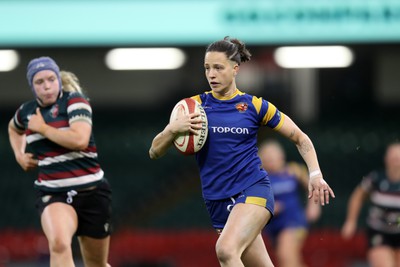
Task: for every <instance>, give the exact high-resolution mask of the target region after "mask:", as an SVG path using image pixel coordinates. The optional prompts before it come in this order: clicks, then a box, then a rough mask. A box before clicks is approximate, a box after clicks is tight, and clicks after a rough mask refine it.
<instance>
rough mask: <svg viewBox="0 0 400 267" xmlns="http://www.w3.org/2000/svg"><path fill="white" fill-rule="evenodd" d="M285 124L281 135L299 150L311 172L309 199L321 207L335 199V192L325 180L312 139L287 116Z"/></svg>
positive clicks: (282, 125) (281, 127)
mask: <svg viewBox="0 0 400 267" xmlns="http://www.w3.org/2000/svg"><path fill="white" fill-rule="evenodd" d="M283 120H284V121H283V123H282V124H281V125H280V127H279V129H276V130H277V131H278V132H279V133H280V134H282V135H283V136H285V137H286V138H288V139H290V140H291V141H292V142H294V143H295V144H296V146H297V149H298V151H299V153H300V155H301V156H302V158H303V159H304V162H305V163H306V164H307V167H308V171H309V182H308V197H309V198H313V199H314V202H316V203H317V202H320V203H321V205H325V203H326V204H328V203H329V197H330V196H331V197H333V198H334V197H335V194H334V193H333V190H332V189H331V188H330V186H329V185H328V183H326V181H325V180H324V178H323V175H322V172H321V170H320V167H319V163H318V158H317V153H316V151H315V149H314V145H313V143H312V141H311V140H310V138H309V137H308V136H307V135H306V134H305V133H304V132H303V131H301V130H300V128H299V127H298V126H297V125H296V124H295V123H294V122H293V121H292V120H291V119H290V118H289V117H288V116H287V115H285V116H284V117H283Z"/></svg>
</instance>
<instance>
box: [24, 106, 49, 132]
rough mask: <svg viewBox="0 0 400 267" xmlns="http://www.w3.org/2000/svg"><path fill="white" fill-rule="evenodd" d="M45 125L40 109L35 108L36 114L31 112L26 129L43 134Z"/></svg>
mask: <svg viewBox="0 0 400 267" xmlns="http://www.w3.org/2000/svg"><path fill="white" fill-rule="evenodd" d="M47 127H48V125H47V124H46V122H45V121H44V119H43V116H42V113H41V112H40V109H39V108H37V109H36V114H33V115H32V116H31V117H30V119H29V123H28V129H29V130H31V131H33V132H35V133H40V134H43V133H44V131H45V130H46V128H47Z"/></svg>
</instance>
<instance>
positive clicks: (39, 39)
mask: <svg viewBox="0 0 400 267" xmlns="http://www.w3.org/2000/svg"><path fill="white" fill-rule="evenodd" d="M0 14H1V15H0V46H2V47H12V46H92V45H95V46H97V45H100V46H102V45H104V46H114V45H119V46H124V45H125V46H129V45H197V44H206V43H209V42H210V41H213V40H216V39H221V38H223V37H224V36H226V35H230V36H233V37H237V38H240V39H243V40H245V41H246V42H247V43H250V44H302V43H313V44H323V43H352V42H356V43H377V42H398V41H400V1H398V0H297V1H292V0H290V1H289V0H280V1H277V0H247V1H246V0H219V1H218V0H215V1H212V0H164V1H163V0H147V1H146V0H132V1H129V0H114V1H106V0H81V1H79V0H58V1H49V0H36V1H28V0H24V1H23V0H2V1H0Z"/></svg>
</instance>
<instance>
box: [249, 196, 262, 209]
mask: <svg viewBox="0 0 400 267" xmlns="http://www.w3.org/2000/svg"><path fill="white" fill-rule="evenodd" d="M245 203H247V204H254V205H258V206H261V207H266V206H267V199H266V198H263V197H246V201H245Z"/></svg>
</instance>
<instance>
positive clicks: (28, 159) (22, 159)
mask: <svg viewBox="0 0 400 267" xmlns="http://www.w3.org/2000/svg"><path fill="white" fill-rule="evenodd" d="M8 136H9V140H10V144H11V148H12V150H13V152H14V155H15V159H16V160H17V162H18V164H19V165H20V166H21V168H22V169H23V170H24V171H29V170H32V169H34V168H36V167H37V165H38V160H37V159H35V158H34V157H33V154H31V153H25V148H26V139H25V138H26V136H25V133H24V132H22V131H20V130H19V129H17V128H16V127H15V125H14V120H13V119H11V120H10V123H9V124H8Z"/></svg>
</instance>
